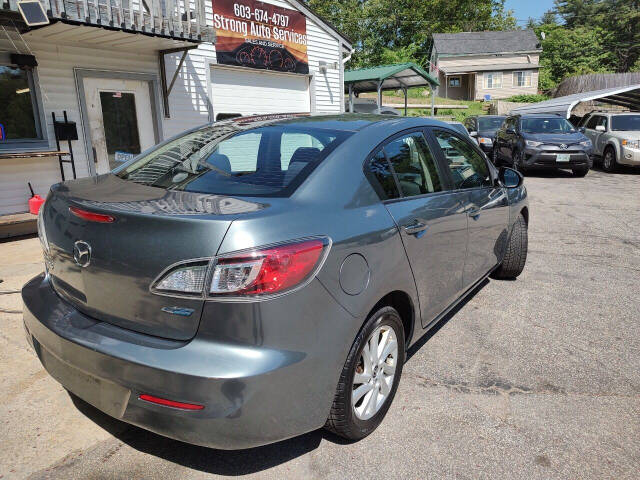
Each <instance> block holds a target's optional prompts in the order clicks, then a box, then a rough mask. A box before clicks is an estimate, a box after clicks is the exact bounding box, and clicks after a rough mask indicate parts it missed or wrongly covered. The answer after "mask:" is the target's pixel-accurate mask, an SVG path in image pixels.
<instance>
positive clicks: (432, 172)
mask: <svg viewBox="0 0 640 480" xmlns="http://www.w3.org/2000/svg"><path fill="white" fill-rule="evenodd" d="M384 151H385V153H386V154H387V158H388V159H389V162H390V163H391V165H392V167H393V170H394V172H395V174H396V177H397V178H398V183H399V184H400V189H401V191H402V195H403V196H405V197H414V196H417V195H424V194H425V193H434V192H439V191H441V190H442V183H441V181H440V176H439V175H438V171H437V169H436V165H435V162H434V160H433V156H432V155H431V152H430V151H429V148H428V147H427V142H426V141H425V139H424V136H423V135H422V133H421V132H414V133H411V134H409V135H406V136H403V137H401V138H398V139H396V140H393V141H391V142H390V143H388V144H387V145H386V146H385V147H384Z"/></svg>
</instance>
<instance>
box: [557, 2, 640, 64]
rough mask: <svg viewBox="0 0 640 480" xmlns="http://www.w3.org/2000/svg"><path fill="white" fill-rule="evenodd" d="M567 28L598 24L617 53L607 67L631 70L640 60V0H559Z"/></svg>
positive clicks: (604, 40)
mask: <svg viewBox="0 0 640 480" xmlns="http://www.w3.org/2000/svg"><path fill="white" fill-rule="evenodd" d="M556 10H557V11H558V14H559V15H560V16H561V17H562V19H563V20H564V22H565V25H566V26H567V28H570V29H573V28H577V27H586V28H597V29H599V30H600V38H599V42H600V43H601V44H602V45H603V46H604V48H605V49H607V50H609V51H610V52H611V53H612V54H613V55H612V56H610V57H608V58H607V59H606V61H607V63H606V64H604V65H603V67H608V68H609V69H612V70H615V71H617V72H628V71H630V70H631V69H632V68H633V67H634V65H635V64H636V63H637V62H638V60H640V0H556Z"/></svg>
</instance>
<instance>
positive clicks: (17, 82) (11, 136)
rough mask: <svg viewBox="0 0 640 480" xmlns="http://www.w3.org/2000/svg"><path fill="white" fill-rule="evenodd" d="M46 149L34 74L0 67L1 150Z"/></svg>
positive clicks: (10, 66) (15, 67)
mask: <svg viewBox="0 0 640 480" xmlns="http://www.w3.org/2000/svg"><path fill="white" fill-rule="evenodd" d="M45 145H47V144H46V142H45V141H44V136H43V133H42V128H41V120H40V113H39V108H38V98H37V95H36V81H35V76H34V73H33V72H32V71H31V70H29V69H22V68H19V67H17V66H15V65H10V64H0V149H1V150H8V149H28V148H41V147H43V146H45Z"/></svg>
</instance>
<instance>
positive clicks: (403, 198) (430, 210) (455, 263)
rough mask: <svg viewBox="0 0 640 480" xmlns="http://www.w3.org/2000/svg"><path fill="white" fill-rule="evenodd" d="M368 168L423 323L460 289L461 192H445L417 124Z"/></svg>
mask: <svg viewBox="0 0 640 480" xmlns="http://www.w3.org/2000/svg"><path fill="white" fill-rule="evenodd" d="M368 169H369V172H370V174H371V175H373V176H374V177H375V178H376V180H377V181H378V183H379V185H380V189H381V190H382V192H383V195H384V197H383V198H385V197H386V198H387V200H386V201H385V202H384V203H385V206H386V208H387V210H388V211H389V213H390V214H391V216H392V217H393V219H394V221H395V223H396V225H397V226H398V229H399V231H400V235H401V238H402V242H403V245H404V247H405V251H406V253H407V257H408V258H409V262H410V264H411V269H412V273H413V276H414V279H415V282H416V287H417V290H418V298H419V301H420V311H421V313H422V322H423V327H426V326H427V325H428V324H429V323H430V322H431V321H432V320H433V319H435V318H436V317H437V316H438V314H440V313H441V312H442V311H443V310H445V309H446V308H447V307H448V306H449V305H450V304H451V303H452V302H453V301H454V300H455V298H457V297H458V296H459V295H460V293H461V290H462V271H463V268H464V261H465V255H466V244H467V215H466V213H465V212H464V202H463V198H462V196H460V195H459V194H457V193H453V192H451V190H450V188H449V184H448V183H447V177H446V175H445V174H444V172H443V170H442V166H441V165H438V163H437V161H436V160H435V158H434V156H433V154H432V153H431V150H430V148H429V146H428V144H427V142H426V139H425V136H424V132H423V131H422V130H416V131H410V132H408V133H402V134H400V135H398V136H396V137H393V138H392V139H390V140H389V141H388V142H387V143H386V144H385V145H384V146H383V147H382V148H381V149H379V150H378V152H377V153H375V155H374V156H373V157H372V159H371V161H370V162H369V166H368Z"/></svg>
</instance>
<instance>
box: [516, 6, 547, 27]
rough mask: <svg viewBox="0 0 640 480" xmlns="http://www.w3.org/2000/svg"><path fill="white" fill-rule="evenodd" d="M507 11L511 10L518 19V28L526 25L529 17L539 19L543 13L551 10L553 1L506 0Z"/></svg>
mask: <svg viewBox="0 0 640 480" xmlns="http://www.w3.org/2000/svg"><path fill="white" fill-rule="evenodd" d="M505 8H506V9H507V10H513V11H514V13H515V17H516V18H517V19H518V26H520V27H522V26H524V25H525V24H526V23H527V19H528V18H529V17H533V18H536V19H539V18H540V17H541V16H542V14H544V12H546V11H547V10H550V9H552V8H553V0H507V1H506V2H505Z"/></svg>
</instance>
